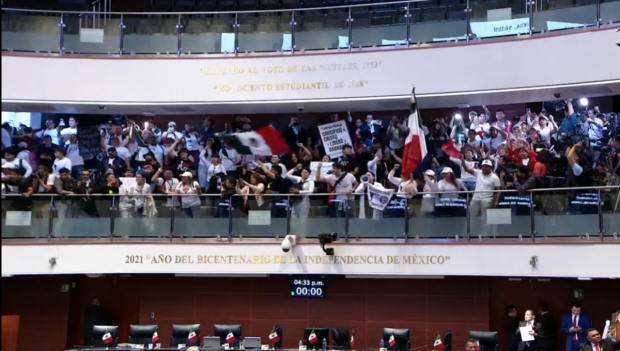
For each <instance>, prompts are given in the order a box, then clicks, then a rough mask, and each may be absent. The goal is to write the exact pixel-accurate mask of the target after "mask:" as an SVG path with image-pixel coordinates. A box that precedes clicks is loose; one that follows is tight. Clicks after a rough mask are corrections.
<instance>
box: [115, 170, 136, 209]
mask: <svg viewBox="0 0 620 351" xmlns="http://www.w3.org/2000/svg"><path fill="white" fill-rule="evenodd" d="M123 175H124V178H135V177H136V175H135V173H134V171H133V169H131V168H127V169H126V170H125V173H124V174H123ZM120 180H121V181H122V182H123V184H121V187H120V188H119V190H118V192H119V194H121V197H120V199H119V201H118V212H119V213H120V216H121V218H132V217H133V214H134V211H133V209H134V201H133V199H131V198H130V197H129V193H130V192H131V188H132V187H133V186H134V184H133V182H130V181H127V179H123V178H121V179H120Z"/></svg>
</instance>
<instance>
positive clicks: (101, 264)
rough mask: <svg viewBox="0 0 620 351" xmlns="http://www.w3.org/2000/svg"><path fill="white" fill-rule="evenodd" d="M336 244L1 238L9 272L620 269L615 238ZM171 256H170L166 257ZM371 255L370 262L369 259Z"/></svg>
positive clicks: (574, 272)
mask: <svg viewBox="0 0 620 351" xmlns="http://www.w3.org/2000/svg"><path fill="white" fill-rule="evenodd" d="M332 247H334V250H335V255H336V256H335V257H336V261H335V262H334V261H329V259H328V256H325V255H324V254H323V251H322V250H321V248H320V247H319V245H318V243H308V244H304V245H298V246H297V247H295V248H294V250H293V252H292V253H289V254H286V253H283V252H282V250H281V249H280V245H279V243H274V244H242V243H241V244H198V243H192V244H95V245H71V244H64V245H53V244H49V245H2V274H3V275H20V274H80V273H85V274H104V273H125V274H130V273H182V274H201V273H205V274H305V273H311V274H347V275H356V274H362V275H372V274H384V275H385V274H389V275H421V276H424V275H427V276H428V275H434V276H437V275H440V276H443V275H454V276H471V275H480V276H524V277H525V276H533V277H589V278H595V277H598V278H610V277H620V270H618V265H617V262H616V260H617V256H618V255H617V254H618V250H619V249H620V245H618V244H613V243H608V244H600V243H599V244H595V243H584V244H563V245H554V244H545V243H540V244H531V243H528V244H511V245H476V244H449V245H409V244H387V245H381V244H376V245H373V244H364V245H355V244H353V245H350V244H335V245H333V246H332ZM532 256H537V258H538V261H537V264H536V266H535V267H532V266H531V265H530V259H531V257H532ZM52 257H54V258H55V259H56V262H57V263H56V265H54V266H51V265H50V264H49V259H50V258H52ZM570 257H580V258H581V259H570ZM167 259H169V260H170V261H169V262H167V261H166V260H167ZM364 259H366V260H367V262H365V263H364V262H363V260H364ZM201 260H202V261H201ZM243 260H246V262H243ZM248 260H249V261H248ZM323 260H324V261H323Z"/></svg>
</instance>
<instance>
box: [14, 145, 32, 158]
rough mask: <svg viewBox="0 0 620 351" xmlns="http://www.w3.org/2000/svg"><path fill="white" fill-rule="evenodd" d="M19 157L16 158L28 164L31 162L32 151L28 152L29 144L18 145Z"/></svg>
mask: <svg viewBox="0 0 620 351" xmlns="http://www.w3.org/2000/svg"><path fill="white" fill-rule="evenodd" d="M17 150H18V152H17V155H16V156H15V157H17V158H20V159H22V160H24V161H26V162H30V151H28V143H26V142H25V141H22V142H19V143H18V144H17Z"/></svg>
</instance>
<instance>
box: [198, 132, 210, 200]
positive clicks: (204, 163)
mask: <svg viewBox="0 0 620 351" xmlns="http://www.w3.org/2000/svg"><path fill="white" fill-rule="evenodd" d="M201 149H202V150H200V155H199V156H198V160H199V162H198V182H199V183H200V187H201V188H204V189H209V179H210V177H209V176H208V175H207V173H208V171H209V166H211V158H212V157H213V139H207V141H206V144H205V146H204V147H202V146H201Z"/></svg>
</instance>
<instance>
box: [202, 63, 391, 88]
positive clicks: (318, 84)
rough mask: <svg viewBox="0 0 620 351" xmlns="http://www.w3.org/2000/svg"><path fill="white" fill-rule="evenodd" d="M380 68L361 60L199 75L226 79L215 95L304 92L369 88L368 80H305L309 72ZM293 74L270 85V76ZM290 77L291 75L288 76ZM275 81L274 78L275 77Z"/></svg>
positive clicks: (231, 69) (234, 69)
mask: <svg viewBox="0 0 620 351" xmlns="http://www.w3.org/2000/svg"><path fill="white" fill-rule="evenodd" d="M380 67H381V61H360V62H346V63H328V64H319V65H289V66H247V67H246V66H244V67H205V68H202V69H201V72H202V73H203V74H205V75H207V76H229V77H230V82H226V83H225V84H216V85H214V86H213V90H214V91H216V92H218V93H230V92H234V93H253V92H264V91H306V90H328V89H364V88H366V87H368V86H369V82H368V81H367V80H361V79H360V80H346V81H312V80H311V78H310V76H307V78H310V80H308V79H306V78H304V76H306V74H308V73H315V72H338V71H369V70H376V69H379V68H380ZM291 73H293V74H295V75H296V76H295V78H292V80H291V81H288V80H289V79H285V81H284V82H282V81H281V80H280V81H278V82H269V81H268V80H270V79H272V78H270V77H286V76H288V75H289V74H291ZM247 75H250V76H260V77H264V81H261V82H260V83H256V82H251V83H250V82H248V83H244V82H243V81H242V80H243V79H244V77H245V76H247ZM291 77H292V76H291ZM275 79H277V78H275Z"/></svg>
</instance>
